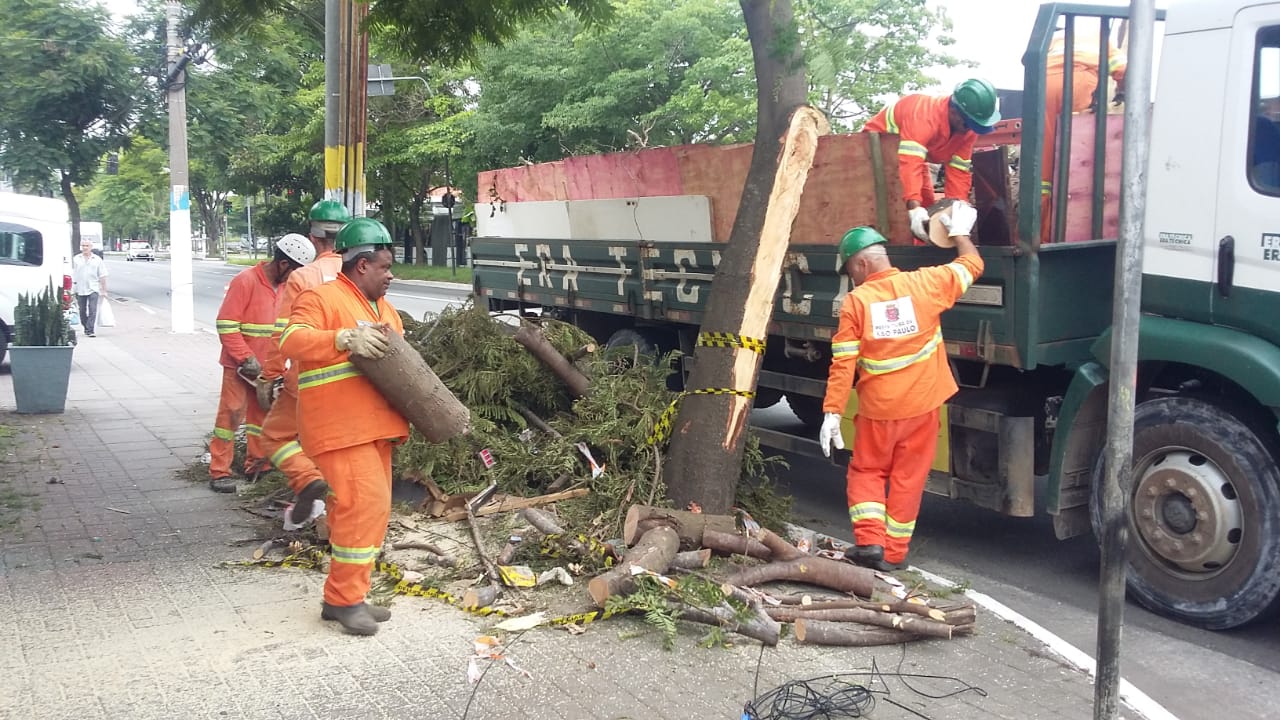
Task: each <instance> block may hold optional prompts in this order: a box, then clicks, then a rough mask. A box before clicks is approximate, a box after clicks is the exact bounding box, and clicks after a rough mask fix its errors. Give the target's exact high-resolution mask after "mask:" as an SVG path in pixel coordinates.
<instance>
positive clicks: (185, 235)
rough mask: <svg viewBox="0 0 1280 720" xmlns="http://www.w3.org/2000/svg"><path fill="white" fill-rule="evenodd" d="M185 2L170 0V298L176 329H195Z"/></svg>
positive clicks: (181, 330) (168, 13)
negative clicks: (182, 33)
mask: <svg viewBox="0 0 1280 720" xmlns="http://www.w3.org/2000/svg"><path fill="white" fill-rule="evenodd" d="M181 12H182V4H181V3H180V2H178V0H169V3H168V7H167V8H166V14H167V16H168V38H167V40H168V44H169V72H168V76H167V78H166V79H167V81H168V86H167V88H166V90H167V92H168V95H169V285H170V288H169V298H170V303H171V304H170V312H169V315H170V317H171V320H172V329H173V332H175V333H190V332H195V300H194V296H193V290H192V282H191V189H190V188H189V187H188V186H187V91H186V79H187V74H186V71H185V68H186V65H187V62H188V60H189V58H188V57H187V55H186V51H185V49H184V48H183V46H182V44H181V38H180V37H179V35H178V23H179V21H180V19H181V17H180V16H181Z"/></svg>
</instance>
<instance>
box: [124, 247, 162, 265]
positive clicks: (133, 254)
mask: <svg viewBox="0 0 1280 720" xmlns="http://www.w3.org/2000/svg"><path fill="white" fill-rule="evenodd" d="M125 259H126V260H128V261H130V262H133V261H134V260H147V261H154V260H155V259H156V254H155V252H153V251H152V250H151V243H147V242H131V243H129V254H128V255H127V256H126V257H125Z"/></svg>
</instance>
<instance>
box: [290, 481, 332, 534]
mask: <svg viewBox="0 0 1280 720" xmlns="http://www.w3.org/2000/svg"><path fill="white" fill-rule="evenodd" d="M328 494H329V483H327V482H325V481H324V480H323V479H320V480H312V481H311V482H310V483H309V484H308V485H307V486H306V487H304V488H302V492H300V493H298V499H297V500H294V501H293V509H292V510H291V511H290V512H289V522H290V523H291V524H293V525H302V524H303V523H305V522H306V521H307V520H310V519H311V508H312V506H313V505H314V504H315V501H316V500H323V499H324V498H325V496H326V495H328Z"/></svg>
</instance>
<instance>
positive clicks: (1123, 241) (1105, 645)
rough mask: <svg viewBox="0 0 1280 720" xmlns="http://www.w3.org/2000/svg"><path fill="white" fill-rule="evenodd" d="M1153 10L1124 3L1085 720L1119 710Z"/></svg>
mask: <svg viewBox="0 0 1280 720" xmlns="http://www.w3.org/2000/svg"><path fill="white" fill-rule="evenodd" d="M1154 45H1155V4H1154V1H1153V0H1133V1H1132V2H1131V3H1130V5H1129V67H1128V70H1127V71H1126V73H1125V85H1126V93H1127V95H1128V97H1129V102H1128V103H1126V105H1125V111H1124V114H1125V118H1124V155H1123V160H1122V165H1121V181H1120V184H1121V196H1120V242H1119V245H1118V247H1117V248H1116V274H1115V307H1114V308H1113V312H1112V323H1111V326H1112V330H1111V373H1110V374H1111V381H1110V385H1109V387H1108V402H1109V406H1108V408H1109V409H1108V413H1107V448H1106V453H1107V455H1106V477H1105V478H1104V481H1103V482H1104V483H1105V484H1104V486H1103V493H1102V577H1101V580H1100V581H1099V603H1098V651H1097V657H1098V672H1097V677H1096V679H1095V683H1094V696H1093V717H1094V718H1095V720H1114V719H1115V718H1117V717H1118V716H1119V712H1120V632H1121V630H1122V629H1123V627H1124V588H1125V543H1126V541H1127V539H1128V516H1129V504H1130V501H1131V498H1130V493H1131V492H1132V487H1133V478H1132V476H1131V473H1130V470H1131V466H1132V465H1133V408H1134V393H1135V392H1136V386H1137V376H1138V321H1139V317H1140V305H1139V303H1140V301H1141V298H1142V241H1143V215H1144V213H1145V211H1146V180H1147V156H1148V153H1149V147H1148V142H1149V133H1150V125H1151V75H1152V69H1151V61H1152V60H1151V58H1152V52H1153V48H1154Z"/></svg>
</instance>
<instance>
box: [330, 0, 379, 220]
mask: <svg viewBox="0 0 1280 720" xmlns="http://www.w3.org/2000/svg"><path fill="white" fill-rule="evenodd" d="M368 12H369V6H368V4H367V3H364V2H353V0H325V12H324V50H325V53H324V86H325V102H324V197H325V199H328V200H337V201H338V202H341V203H342V204H344V205H346V206H347V209H348V210H350V211H351V214H352V216H355V217H358V216H361V215H364V188H365V184H364V141H365V114H366V108H367V95H366V93H367V88H366V86H367V84H368V77H369V75H368V73H369V66H368V59H369V43H368V38H367V36H366V35H365V33H364V32H363V31H362V28H361V25H363V23H364V18H365V17H366V16H367V15H368Z"/></svg>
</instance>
